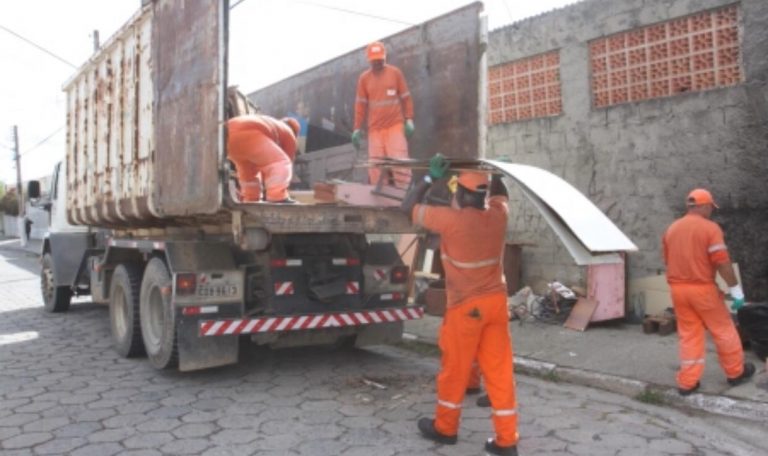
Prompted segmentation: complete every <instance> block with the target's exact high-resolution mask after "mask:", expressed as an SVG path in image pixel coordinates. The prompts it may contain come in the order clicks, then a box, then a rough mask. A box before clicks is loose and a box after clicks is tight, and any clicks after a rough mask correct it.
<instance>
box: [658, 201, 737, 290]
mask: <svg viewBox="0 0 768 456" xmlns="http://www.w3.org/2000/svg"><path fill="white" fill-rule="evenodd" d="M662 243H663V248H664V263H666V265H667V282H669V283H707V284H708V283H714V282H715V273H716V272H717V266H718V265H720V264H723V263H728V262H730V261H731V259H730V257H729V256H728V248H727V247H726V245H725V240H724V239H723V231H722V230H721V229H720V226H719V225H718V224H717V223H715V222H713V221H711V220H709V219H707V218H705V217H702V216H701V215H698V214H686V215H684V216H683V217H681V218H679V219H677V220H675V221H674V222H673V223H672V224H671V225H670V226H669V228H667V231H666V233H664V237H663V238H662Z"/></svg>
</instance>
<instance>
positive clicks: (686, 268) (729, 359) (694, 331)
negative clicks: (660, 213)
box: [663, 188, 755, 396]
mask: <svg viewBox="0 0 768 456" xmlns="http://www.w3.org/2000/svg"><path fill="white" fill-rule="evenodd" d="M686 205H687V208H688V212H687V214H686V215H684V216H683V217H681V218H679V219H678V220H676V221H675V222H674V223H672V225H670V226H669V228H667V231H666V233H664V237H663V245H664V262H665V263H666V265H667V282H668V283H669V287H670V290H671V293H672V302H673V305H674V308H675V318H676V319H677V332H678V334H679V338H680V370H679V371H678V373H677V386H678V391H679V392H680V394H681V395H683V396H687V395H689V394H691V393H693V392H694V391H696V390H697V389H699V385H700V383H699V380H700V379H701V376H702V374H703V373H704V355H705V346H704V334H705V329H706V330H709V332H710V334H711V335H712V338H713V340H714V342H715V346H716V347H717V356H718V359H719V360H720V367H721V368H722V369H723V371H724V372H725V375H726V377H727V378H728V383H729V384H730V385H732V386H735V385H739V384H741V383H743V382H745V381H746V380H747V379H749V378H750V377H751V376H752V375H753V374H754V373H755V365H754V364H752V363H745V362H744V350H743V349H742V346H741V339H740V338H739V334H738V332H737V331H736V327H735V326H734V324H733V320H732V318H731V314H730V312H728V309H727V308H726V306H725V303H724V302H723V295H722V293H721V292H720V290H719V289H718V287H717V285H716V284H715V273H716V272H717V273H720V276H721V277H722V278H723V279H724V280H725V282H726V283H727V284H728V286H729V287H730V294H731V296H732V297H733V299H734V301H733V304H732V306H731V308H732V309H734V310H738V309H739V308H740V307H742V306H743V305H744V292H743V291H742V289H741V285H739V282H738V280H737V279H736V274H735V273H734V271H733V266H732V265H731V259H730V257H729V256H728V249H727V247H726V245H725V241H724V240H723V231H722V230H721V229H720V226H719V225H718V224H717V223H715V222H713V221H712V220H710V217H711V216H712V211H713V210H714V209H715V208H717V205H716V204H715V201H714V199H713V198H712V194H711V193H709V192H708V191H707V190H704V189H700V188H699V189H695V190H693V191H692V192H691V193H690V194H689V195H688V199H687V201H686Z"/></svg>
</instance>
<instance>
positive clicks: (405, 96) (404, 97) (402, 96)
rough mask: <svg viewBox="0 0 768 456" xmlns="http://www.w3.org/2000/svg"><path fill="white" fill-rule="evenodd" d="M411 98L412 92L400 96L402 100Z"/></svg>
mask: <svg viewBox="0 0 768 456" xmlns="http://www.w3.org/2000/svg"><path fill="white" fill-rule="evenodd" d="M410 96H411V92H405V93H404V94H402V95H400V98H401V99H403V100H404V99H406V98H408V97H410Z"/></svg>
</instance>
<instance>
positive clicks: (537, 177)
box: [480, 160, 637, 258]
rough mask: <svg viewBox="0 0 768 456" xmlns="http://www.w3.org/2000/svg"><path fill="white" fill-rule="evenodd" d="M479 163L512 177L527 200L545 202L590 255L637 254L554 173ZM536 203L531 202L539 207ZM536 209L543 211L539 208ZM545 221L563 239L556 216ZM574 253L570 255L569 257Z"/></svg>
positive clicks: (632, 247)
mask: <svg viewBox="0 0 768 456" xmlns="http://www.w3.org/2000/svg"><path fill="white" fill-rule="evenodd" d="M480 161H482V162H483V163H485V164H487V165H490V166H493V167H494V168H496V169H498V170H499V171H501V172H503V173H504V174H506V175H507V176H509V177H510V178H512V179H513V180H514V181H515V182H516V183H518V184H519V185H520V186H521V187H522V189H523V193H525V194H526V196H527V197H528V198H529V199H532V196H535V197H537V198H538V199H539V200H540V201H539V202H541V203H544V204H545V205H546V206H547V207H548V208H549V209H551V210H552V211H553V212H554V213H555V214H556V215H557V216H558V217H559V218H560V219H561V220H562V223H563V224H564V225H565V228H567V229H568V230H569V231H571V232H572V233H573V235H574V236H575V237H576V239H578V241H579V242H581V243H582V244H583V246H584V247H585V248H586V250H588V251H589V252H590V253H593V254H595V253H603V252H633V251H637V246H636V245H635V244H634V243H633V242H632V241H631V240H630V239H629V238H628V237H627V236H626V235H625V234H624V233H623V232H622V231H621V230H620V229H619V228H618V227H617V226H616V225H615V224H614V223H613V222H612V221H611V220H610V219H609V218H608V217H607V216H606V215H605V214H603V212H602V211H601V210H600V209H598V207H597V206H595V205H594V204H593V203H592V202H591V201H590V200H589V199H588V198H587V197H586V196H584V195H583V194H582V193H581V192H580V191H579V190H577V189H576V188H575V187H574V186H572V185H571V184H569V183H568V182H566V181H565V180H563V179H561V178H560V177H558V176H556V175H555V174H552V173H550V172H549V171H545V170H543V169H541V168H536V167H535V166H529V165H519V164H514V163H505V162H500V161H496V160H480ZM532 201H533V199H532ZM536 203H537V202H536V201H534V204H535V205H537V206H538V204H536ZM539 210H540V211H541V210H542V208H541V207H539ZM542 213H543V211H542ZM545 220H547V223H549V225H550V226H551V227H552V228H553V229H554V230H555V232H556V233H558V236H559V237H560V238H561V239H562V235H561V232H562V231H563V228H564V227H562V226H555V225H557V224H558V222H559V221H558V220H557V219H556V218H555V217H545ZM553 224H554V225H553ZM564 242H565V240H564ZM567 244H568V243H566V246H567ZM569 250H571V249H569ZM574 253H575V252H571V254H572V255H574ZM574 258H577V255H574Z"/></svg>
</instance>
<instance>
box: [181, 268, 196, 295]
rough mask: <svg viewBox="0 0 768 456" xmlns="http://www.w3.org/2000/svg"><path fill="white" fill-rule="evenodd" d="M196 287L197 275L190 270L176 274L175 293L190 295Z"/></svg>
mask: <svg viewBox="0 0 768 456" xmlns="http://www.w3.org/2000/svg"><path fill="white" fill-rule="evenodd" d="M196 289H197V275H195V274H194V273H191V272H183V273H179V274H176V294H177V295H180V296H181V295H191V294H195V290H196Z"/></svg>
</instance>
